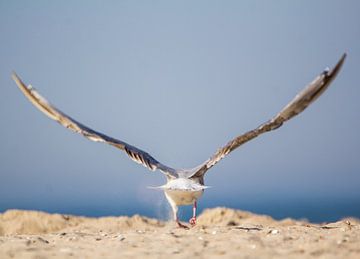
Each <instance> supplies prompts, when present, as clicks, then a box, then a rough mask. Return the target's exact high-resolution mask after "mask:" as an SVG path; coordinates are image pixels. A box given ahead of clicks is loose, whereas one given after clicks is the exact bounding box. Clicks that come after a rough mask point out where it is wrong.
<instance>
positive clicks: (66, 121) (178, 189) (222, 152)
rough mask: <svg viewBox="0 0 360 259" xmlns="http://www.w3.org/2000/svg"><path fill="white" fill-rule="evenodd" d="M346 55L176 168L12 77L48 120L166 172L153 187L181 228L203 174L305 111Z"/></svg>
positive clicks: (193, 221)
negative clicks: (248, 126) (262, 118)
mask: <svg viewBox="0 0 360 259" xmlns="http://www.w3.org/2000/svg"><path fill="white" fill-rule="evenodd" d="M345 58H346V53H344V54H343V55H342V57H341V58H340V60H339V61H338V63H337V64H336V65H335V66H334V67H333V68H332V69H325V70H324V71H323V72H322V73H321V74H320V75H318V76H317V77H316V78H315V79H314V80H313V81H312V82H311V83H310V84H308V85H307V86H306V87H305V88H304V89H303V90H302V91H300V92H299V93H298V94H297V95H296V96H295V98H294V99H293V100H291V101H290V102H289V103H288V104H287V105H286V106H285V107H284V108H283V109H282V110H281V111H280V112H279V113H278V114H276V115H275V116H274V117H273V118H271V119H270V120H268V121H266V122H265V123H263V124H261V125H260V126H258V127H257V128H255V129H252V130H250V131H248V132H246V133H244V134H242V135H240V136H237V137H235V138H234V139H232V140H230V141H229V142H228V143H227V144H226V145H225V146H223V147H221V148H219V149H218V150H217V151H216V153H215V154H214V155H213V156H211V157H210V158H209V159H207V160H206V161H205V162H203V163H202V164H200V165H199V166H197V167H194V168H191V169H175V168H172V167H169V166H167V165H165V164H163V163H161V162H159V161H158V160H156V159H155V158H154V157H152V156H151V155H150V154H149V153H147V152H145V151H143V150H141V149H139V148H137V147H135V146H132V145H130V144H128V143H126V142H124V141H122V140H118V139H115V138H113V137H110V136H107V135H105V134H103V133H100V132H98V131H95V130H93V129H91V128H89V127H87V126H85V125H84V124H82V123H80V122H78V121H77V120H75V119H73V118H72V117H70V116H68V115H66V114H65V113H63V112H62V111H60V110H59V109H57V108H56V107H55V106H53V105H52V104H50V103H49V102H48V101H47V100H46V99H45V98H44V97H42V96H41V95H40V94H39V92H38V91H36V89H35V88H33V87H32V86H31V85H28V86H27V85H25V84H24V83H23V81H22V80H21V79H20V77H19V76H18V75H17V74H16V73H15V72H14V73H13V74H12V78H13V80H14V81H15V82H16V84H17V86H18V87H19V88H20V90H21V91H22V92H23V94H24V95H25V96H26V97H27V98H28V99H29V100H30V102H32V103H33V104H34V105H35V106H36V107H37V108H38V109H39V110H40V111H42V112H43V113H44V114H45V115H47V116H48V117H50V118H51V119H53V120H55V121H57V122H58V123H60V124H61V125H63V126H64V127H66V128H68V129H70V130H72V131H74V132H76V133H80V134H81V135H83V136H84V137H86V138H88V139H90V140H92V141H95V142H104V143H107V144H110V145H112V146H114V147H116V148H118V149H120V150H123V151H125V152H126V154H127V155H128V156H129V157H130V158H131V159H132V160H133V161H135V162H137V163H139V164H141V165H143V166H145V167H146V168H148V169H150V170H151V171H155V170H159V171H161V172H162V173H163V174H164V175H165V177H166V179H167V182H166V184H164V185H162V186H159V187H155V188H160V189H162V190H163V191H164V193H165V196H166V198H167V200H168V202H169V203H170V206H171V208H172V211H173V216H174V220H175V222H176V223H177V225H178V226H179V227H182V228H189V227H188V226H187V225H185V224H183V223H181V222H180V221H179V218H178V216H177V212H178V206H180V205H189V204H193V216H192V218H191V219H190V220H189V223H190V225H192V226H194V225H195V224H196V207H197V200H198V199H199V197H200V196H201V195H202V194H203V192H204V190H205V189H206V188H207V186H205V185H204V176H205V173H206V172H207V171H208V170H209V169H210V168H212V167H213V166H214V165H215V164H217V163H218V162H219V161H220V160H221V159H223V158H224V157H225V156H226V155H228V154H229V153H230V152H232V151H233V150H235V149H236V148H238V147H239V146H241V145H242V144H244V143H246V142H248V141H249V140H251V139H253V138H256V137H257V136H259V135H261V134H263V133H265V132H268V131H272V130H275V129H277V128H279V127H280V126H281V125H283V123H284V122H286V121H287V120H290V119H291V118H293V117H294V116H296V115H298V114H299V113H301V112H302V111H303V110H305V109H306V108H307V107H308V106H309V105H310V104H311V103H312V102H314V101H315V100H316V99H317V98H318V97H319V96H320V95H321V94H322V93H323V92H324V91H325V90H326V89H327V88H328V87H329V85H330V83H331V82H332V81H333V80H334V78H335V77H336V75H337V74H338V72H339V71H340V69H341V67H342V65H343V63H344V61H345Z"/></svg>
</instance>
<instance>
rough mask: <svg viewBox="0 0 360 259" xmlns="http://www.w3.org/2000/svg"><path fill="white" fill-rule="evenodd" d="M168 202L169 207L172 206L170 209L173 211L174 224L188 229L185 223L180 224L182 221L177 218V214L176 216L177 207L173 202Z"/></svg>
mask: <svg viewBox="0 0 360 259" xmlns="http://www.w3.org/2000/svg"><path fill="white" fill-rule="evenodd" d="M170 204H171V207H172V210H173V213H174V220H175V222H176V224H177V225H178V227H180V228H184V229H189V227H188V226H186V225H184V224H182V223H181V222H180V220H179V218H178V216H177V212H178V207H177V206H176V205H175V204H173V203H170Z"/></svg>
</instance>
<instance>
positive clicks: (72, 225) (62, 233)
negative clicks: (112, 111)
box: [0, 208, 360, 259]
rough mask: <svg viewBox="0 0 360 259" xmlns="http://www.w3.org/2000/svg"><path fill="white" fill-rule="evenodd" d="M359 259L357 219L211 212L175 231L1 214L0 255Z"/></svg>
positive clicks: (128, 222) (156, 225)
mask: <svg viewBox="0 0 360 259" xmlns="http://www.w3.org/2000/svg"><path fill="white" fill-rule="evenodd" d="M170 257H171V258H187V259H189V258H219V257H222V258H360V221H359V220H358V219H353V218H348V219H344V220H341V221H338V222H334V223H328V224H312V223H309V222H306V221H296V220H292V219H285V220H281V221H277V220H274V219H272V218H271V217H269V216H263V215H256V214H252V213H249V212H244V211H239V210H233V209H227V208H214V209H208V210H205V211H204V212H203V213H202V214H201V215H200V216H199V218H198V224H197V226H195V227H193V228H191V229H189V230H185V229H179V228H177V227H176V226H175V224H174V223H173V222H170V221H169V222H163V221H158V220H156V219H150V218H146V217H142V216H139V215H135V216H132V217H101V218H87V217H78V216H71V215H61V214H48V213H44V212H38V211H22V210H8V211H6V212H4V213H2V214H0V258H170Z"/></svg>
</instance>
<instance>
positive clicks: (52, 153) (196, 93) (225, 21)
mask: <svg viewBox="0 0 360 259" xmlns="http://www.w3.org/2000/svg"><path fill="white" fill-rule="evenodd" d="M359 10H360V4H359V2H358V1H296V2H295V1H291V2H289V1H72V2H71V3H67V2H61V1H57V2H55V1H52V2H49V1H35V2H27V1H0V35H1V46H0V85H1V89H2V94H1V95H0V116H1V118H2V119H1V126H2V127H1V134H0V143H1V145H0V197H1V199H0V210H1V211H3V210H5V209H8V208H27V209H42V210H48V211H56V212H67V213H80V214H81V213H82V214H91V215H102V214H132V213H136V212H138V213H144V214H148V215H155V216H159V214H163V211H166V208H167V207H166V206H167V205H166V201H165V199H164V197H163V195H162V193H160V192H156V191H154V190H151V189H148V188H146V187H147V186H156V185H160V184H162V183H163V182H164V177H163V176H162V175H161V173H158V172H155V173H153V172H150V171H147V170H146V169H145V168H143V167H141V166H139V165H137V164H135V163H133V162H132V161H131V160H129V159H128V157H127V156H126V155H125V154H124V153H122V152H121V151H118V150H116V149H114V148H112V147H110V146H107V145H103V144H98V143H93V142H91V141H88V140H86V139H85V138H82V137H81V136H79V135H77V134H74V133H72V132H70V131H67V130H65V129H64V128H62V127H60V126H59V125H58V124H57V123H55V122H53V121H51V120H49V119H48V118H47V117H45V116H44V115H43V114H41V113H40V112H38V111H37V110H36V109H35V108H34V107H33V106H32V105H31V104H30V103H29V102H28V101H27V100H26V99H25V98H24V97H23V96H22V94H21V92H20V91H19V90H18V89H17V88H16V86H15V84H14V82H13V81H12V80H11V77H10V74H11V72H12V71H13V70H15V71H16V72H17V73H18V74H19V75H20V76H21V77H22V78H23V80H24V81H25V82H27V83H30V84H32V85H33V86H34V87H36V88H37V89H38V90H39V91H40V93H42V94H43V95H44V96H45V97H46V98H48V99H49V100H50V101H51V102H52V103H53V104H55V105H56V106H57V107H59V108H60V109H62V110H63V111H64V112H66V113H67V114H70V115H71V116H72V117H74V118H76V119H77V120H79V121H81V122H83V123H84V124H86V125H88V126H90V127H92V128H94V129H96V130H98V131H101V132H104V133H106V134H108V135H111V136H113V137H115V138H119V139H121V140H124V141H126V142H128V143H131V144H133V145H135V146H138V147H140V148H142V149H144V150H146V151H148V152H149V153H151V154H152V155H153V156H154V157H155V158H157V159H158V160H160V161H161V162H163V163H165V164H168V165H170V166H172V167H184V168H188V167H193V166H195V165H198V164H199V163H201V162H203V161H204V160H205V159H207V158H208V157H209V156H210V155H212V154H213V153H214V152H215V151H216V149H217V148H218V147H220V146H222V145H223V144H225V143H226V142H227V141H228V140H230V139H231V138H233V137H235V136H237V135H239V134H241V133H244V132H245V131H247V130H250V129H252V128H254V127H256V126H258V125H259V124H261V123H262V122H264V121H266V120H267V119H269V118H270V117H272V116H273V115H274V114H276V113H277V112H278V111H279V110H280V109H281V108H282V107H283V106H284V105H285V104H286V103H287V102H288V101H289V100H290V99H292V98H293V97H294V95H295V94H296V93H297V92H298V91H299V90H301V89H302V88H303V87H304V86H305V85H306V84H307V83H309V82H310V81H311V80H312V79H313V78H314V77H315V76H316V75H317V74H318V73H320V72H321V71H322V70H323V69H324V68H325V67H331V66H332V65H334V64H335V63H336V61H337V60H338V59H339V57H340V56H341V54H342V53H343V52H345V51H346V52H347V53H348V58H347V60H346V63H345V65H344V67H343V70H342V72H341V73H340V74H339V76H338V78H337V79H336V80H335V81H334V83H333V84H332V86H331V87H330V89H329V90H328V91H327V92H326V93H325V94H324V95H323V96H322V97H321V98H320V99H319V100H318V101H317V102H316V103H314V104H313V105H312V106H311V107H310V108H309V109H308V110H306V111H305V112H304V113H303V114H301V115H300V116H298V117H296V118H294V119H293V120H291V121H290V122H288V123H286V124H285V125H284V126H283V127H282V128H280V129H279V130H277V131H274V132H271V133H268V134H265V135H263V136H261V137H259V138H257V139H255V140H253V141H251V142H249V143H247V144H246V145H244V146H242V147H241V148H239V149H238V150H236V151H235V152H233V153H232V154H231V155H230V156H229V157H227V158H226V159H224V160H223V161H222V162H221V163H219V164H218V165H217V166H215V167H214V168H213V169H212V170H211V171H209V172H208V175H207V177H206V184H207V185H210V186H212V187H213V188H211V189H209V190H207V191H206V192H205V194H204V196H203V198H202V199H201V201H200V206H202V207H201V208H203V207H209V206H210V207H212V206H222V205H224V206H232V207H236V208H239V209H253V210H255V211H256V212H264V213H267V212H268V211H267V210H266V209H265V207H266V206H268V207H269V206H270V207H274V206H275V207H276V206H277V207H279V209H281V208H282V207H281V204H282V202H283V203H284V202H287V203H293V204H294V203H295V204H296V202H297V201H300V200H301V201H304V203H305V204H306V202H307V201H309V202H310V203H311V204H312V206H315V209H316V204H317V202H319V203H320V201H327V202H328V203H330V204H331V202H332V201H334V200H336V201H338V202H340V203H341V201H347V202H348V203H349V207H360V188H359V187H360V162H359V154H360V138H359V132H360V122H359V119H358V118H359V114H358V113H359V111H360V102H359V97H360V90H359V86H358V82H357V79H356V76H357V75H358V73H359V71H358V70H359V69H358V68H359V65H360V64H359V62H360V17H359V15H358V11H359ZM242 204H243V205H242ZM272 204H273V205H274V206H273V205H272ZM251 206H252V207H251ZM330 207H331V206H330ZM164 208H165V209H164ZM334 210H335V209H334ZM96 211H97V212H96ZM329 213H330V212H329ZM334 213H335V211H334ZM337 213H338V212H337ZM351 213H353V214H354V213H355V212H349V214H351ZM358 213H359V215H360V212H359V211H358ZM340 214H341V213H340ZM284 215H285V216H286V215H287V214H286V212H284ZM288 215H292V214H291V213H290V212H289V214H288ZM160 216H161V215H160ZM304 216H306V215H304Z"/></svg>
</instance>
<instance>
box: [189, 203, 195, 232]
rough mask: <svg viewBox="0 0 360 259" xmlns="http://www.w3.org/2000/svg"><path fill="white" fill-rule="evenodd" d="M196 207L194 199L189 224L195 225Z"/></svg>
mask: <svg viewBox="0 0 360 259" xmlns="http://www.w3.org/2000/svg"><path fill="white" fill-rule="evenodd" d="M196 208H197V202H196V201H194V206H193V216H192V218H191V219H190V220H189V223H190V224H191V226H195V225H196Z"/></svg>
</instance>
